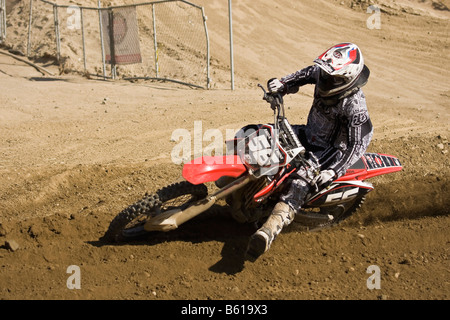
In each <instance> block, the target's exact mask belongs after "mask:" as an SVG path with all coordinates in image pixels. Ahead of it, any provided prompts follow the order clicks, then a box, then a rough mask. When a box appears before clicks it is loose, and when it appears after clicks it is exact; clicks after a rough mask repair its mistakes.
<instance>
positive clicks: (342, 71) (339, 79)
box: [314, 43, 369, 97]
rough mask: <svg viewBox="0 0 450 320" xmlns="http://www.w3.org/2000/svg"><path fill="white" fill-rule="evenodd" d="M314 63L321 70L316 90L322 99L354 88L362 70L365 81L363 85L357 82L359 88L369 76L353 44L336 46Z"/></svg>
mask: <svg viewBox="0 0 450 320" xmlns="http://www.w3.org/2000/svg"><path fill="white" fill-rule="evenodd" d="M314 62H315V63H316V64H317V65H318V66H319V67H320V69H321V72H320V77H319V81H318V90H319V94H320V96H322V97H330V96H335V95H338V94H341V93H343V92H345V91H347V90H349V89H352V88H354V85H355V84H356V82H357V80H358V78H359V76H360V75H361V73H362V72H363V69H364V70H365V72H364V78H365V79H364V81H362V82H363V83H361V81H358V83H359V84H360V86H362V85H364V84H365V83H366V82H367V78H368V76H369V69H368V68H367V67H365V65H364V58H363V56H362V54H361V50H360V49H359V48H358V46H357V45H355V44H353V43H340V44H337V45H335V46H333V47H331V48H330V49H328V50H327V51H325V52H324V53H322V54H321V55H320V56H319V57H318V58H317V59H315V60H314ZM361 80H363V79H361Z"/></svg>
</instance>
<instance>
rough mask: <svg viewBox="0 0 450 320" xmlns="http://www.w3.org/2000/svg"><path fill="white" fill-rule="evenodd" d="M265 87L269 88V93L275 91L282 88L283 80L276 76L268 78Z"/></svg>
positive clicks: (279, 90)
mask: <svg viewBox="0 0 450 320" xmlns="http://www.w3.org/2000/svg"><path fill="white" fill-rule="evenodd" d="M267 87H268V88H269V92H271V93H277V92H281V91H283V90H284V84H283V82H281V81H280V80H278V79H276V78H273V79H270V80H269V82H268V83H267Z"/></svg>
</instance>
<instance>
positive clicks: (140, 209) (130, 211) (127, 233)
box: [105, 181, 208, 241]
mask: <svg viewBox="0 0 450 320" xmlns="http://www.w3.org/2000/svg"><path fill="white" fill-rule="evenodd" d="M207 195H208V190H207V188H206V186H205V185H204V184H200V185H193V184H191V183H189V182H187V181H182V182H178V183H174V184H171V185H168V186H166V187H163V188H161V189H159V190H158V191H157V192H156V193H154V194H151V195H146V196H145V197H144V198H143V199H142V200H140V201H138V202H136V203H134V204H132V205H130V206H129V207H127V208H125V209H124V210H122V211H121V212H120V213H119V214H118V215H117V216H116V217H115V218H114V219H113V220H112V222H111V223H110V225H109V228H108V230H107V232H106V234H105V238H106V239H107V240H108V241H121V240H131V239H134V238H136V237H139V236H142V235H144V234H146V233H148V232H147V231H145V230H144V225H145V223H146V222H147V219H148V218H149V217H154V216H156V215H159V214H161V213H163V212H165V211H168V210H172V209H176V208H180V209H181V210H184V209H185V208H187V207H188V206H189V205H190V204H192V203H193V202H195V201H197V200H200V199H203V198H205V197H206V196H207Z"/></svg>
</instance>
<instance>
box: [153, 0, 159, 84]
mask: <svg viewBox="0 0 450 320" xmlns="http://www.w3.org/2000/svg"><path fill="white" fill-rule="evenodd" d="M152 19H153V46H154V48H155V68H156V77H157V78H158V77H159V64H158V42H157V41H156V16H155V5H154V4H152Z"/></svg>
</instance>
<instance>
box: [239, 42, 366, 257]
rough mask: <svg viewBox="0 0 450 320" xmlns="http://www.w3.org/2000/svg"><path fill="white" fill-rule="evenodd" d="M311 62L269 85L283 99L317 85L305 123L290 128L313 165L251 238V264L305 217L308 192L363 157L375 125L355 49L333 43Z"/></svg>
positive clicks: (360, 59) (299, 176) (361, 61)
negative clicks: (304, 88) (296, 220)
mask: <svg viewBox="0 0 450 320" xmlns="http://www.w3.org/2000/svg"><path fill="white" fill-rule="evenodd" d="M314 63H315V64H314V65H312V66H309V67H306V68H304V69H301V70H299V71H296V72H294V73H292V74H290V75H287V76H285V77H283V78H281V79H280V80H278V79H276V78H273V79H270V80H269V81H268V89H269V91H270V92H272V93H280V94H282V95H285V94H292V93H296V92H298V90H299V87H300V86H303V85H305V84H315V91H314V101H313V103H312V107H311V110H310V112H309V115H308V121H307V124H306V125H293V126H292V127H293V129H294V132H295V133H296V134H297V136H298V137H299V140H300V141H301V143H302V144H303V146H304V147H305V148H306V150H307V154H308V155H309V158H310V160H311V163H314V164H315V165H313V166H312V167H311V168H307V169H304V168H301V169H299V170H298V171H297V174H296V176H295V177H294V178H293V179H292V181H291V183H290V185H289V187H288V189H287V191H286V192H284V194H283V195H282V196H281V197H280V201H279V202H278V203H277V204H276V205H275V207H274V209H273V211H272V213H271V215H270V216H269V217H268V219H267V221H266V222H265V223H264V224H263V225H262V227H261V228H259V229H258V230H257V231H256V232H255V233H254V234H253V235H252V236H251V238H250V241H249V244H248V249H247V256H248V257H249V258H250V259H253V260H254V259H256V258H258V257H259V256H260V255H262V254H263V253H264V252H266V251H267V250H268V249H269V248H270V246H271V244H272V242H273V240H274V239H275V238H276V236H277V235H278V234H279V233H280V232H281V230H282V229H283V227H285V226H287V225H289V224H290V223H291V222H292V221H293V220H294V216H295V215H297V217H298V216H302V215H304V214H302V213H301V211H300V208H301V207H302V205H303V204H304V200H305V198H306V196H307V195H308V193H309V192H310V191H311V190H312V188H324V187H326V186H328V185H330V184H331V182H332V181H333V180H335V179H337V178H339V177H341V176H342V175H344V174H345V172H346V170H347V169H348V168H349V167H350V166H351V165H352V164H354V163H355V162H356V161H357V160H358V159H359V158H360V157H361V156H362V155H363V154H364V152H365V151H366V149H367V147H368V145H369V142H370V140H371V138H372V134H373V127H372V123H371V121H370V118H369V113H368V110H367V106H366V100H365V96H364V93H363V92H362V90H361V87H362V86H364V85H365V84H366V83H367V80H368V78H369V74H370V71H369V69H368V68H367V66H366V65H365V64H364V59H363V56H362V54H361V51H360V49H359V48H358V46H356V45H355V44H353V43H340V44H337V45H335V46H333V47H331V48H329V49H328V50H327V51H325V52H324V53H323V54H321V55H320V56H319V57H318V58H317V59H315V60H314ZM319 170H320V171H319ZM317 172H319V173H318V174H317ZM300 220H301V217H300Z"/></svg>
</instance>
